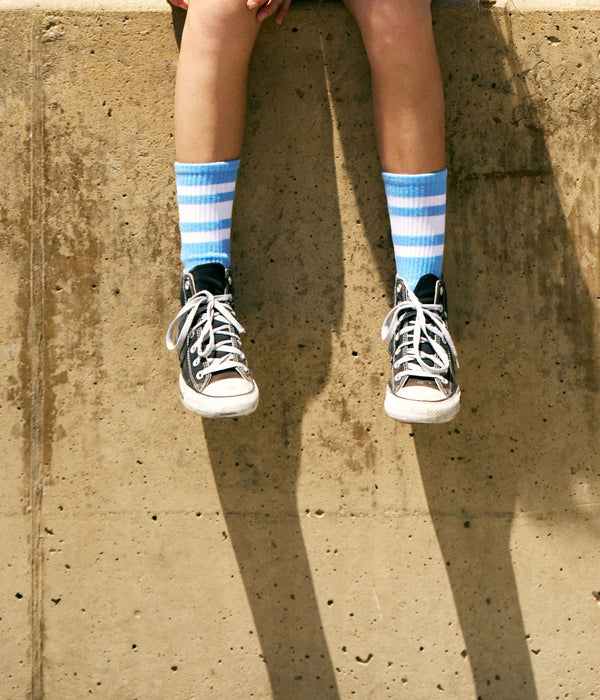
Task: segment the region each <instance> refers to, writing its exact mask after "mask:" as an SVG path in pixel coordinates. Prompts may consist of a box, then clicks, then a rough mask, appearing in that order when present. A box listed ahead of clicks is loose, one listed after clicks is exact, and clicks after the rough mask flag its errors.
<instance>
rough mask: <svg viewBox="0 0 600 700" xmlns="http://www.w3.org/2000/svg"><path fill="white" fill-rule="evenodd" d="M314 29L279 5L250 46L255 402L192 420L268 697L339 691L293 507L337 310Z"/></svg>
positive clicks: (242, 221)
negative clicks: (249, 410)
mask: <svg viewBox="0 0 600 700" xmlns="http://www.w3.org/2000/svg"><path fill="white" fill-rule="evenodd" d="M295 12H302V10H296V11H295ZM311 17H312V19H311ZM318 36H319V28H318V18H317V17H313V16H312V15H310V14H307V16H306V17H304V18H303V21H302V24H301V29H297V28H296V27H294V13H291V14H290V16H289V17H288V19H287V20H286V23H285V25H284V26H283V27H281V28H277V27H276V26H274V25H273V24H272V23H267V24H265V26H264V27H263V29H262V30H261V34H260V36H259V39H258V42H257V45H256V47H255V51H254V54H253V58H252V64H251V70H250V77H249V88H248V117H247V128H246V141H245V149H244V150H245V152H244V155H243V158H242V168H241V170H240V176H239V180H238V187H237V191H236V202H235V207H234V225H233V236H232V249H233V281H234V286H235V300H236V312H237V316H238V318H239V320H240V322H241V323H242V324H243V325H244V326H245V328H246V334H245V335H244V336H243V337H242V342H243V345H244V350H245V352H246V354H247V356H248V358H249V363H250V367H251V369H252V372H253V374H254V377H255V379H256V381H257V384H258V386H259V389H260V404H259V407H258V409H257V411H256V413H254V414H253V415H251V416H247V417H244V418H240V419H236V420H227V421H211V420H204V421H203V427H204V434H205V438H206V443H207V446H208V450H209V455H210V460H211V465H212V469H213V472H214V478H215V482H216V486H217V489H218V494H219V498H220V501H221V504H222V509H223V515H224V517H225V519H226V522H227V528H228V532H229V537H230V541H231V543H232V546H233V549H234V551H235V556H236V558H237V562H238V565H239V568H240V571H241V575H242V579H243V583H244V586H245V590H246V594H247V598H248V601H249V604H250V607H251V610H252V614H253V617H254V621H255V625H256V629H257V632H258V635H259V638H260V644H261V647H262V653H263V657H264V662H265V665H266V669H267V671H268V675H269V679H270V683H271V688H272V693H273V695H272V697H273V698H274V699H275V700H289V699H290V698H294V700H302V699H306V700H314V698H323V699H325V700H329V699H330V700H337V699H338V698H339V693H338V689H337V682H336V678H335V672H334V668H333V664H332V661H331V656H330V652H329V649H328V645H327V640H326V638H325V634H324V631H323V626H322V622H321V614H320V612H319V608H318V605H317V601H316V594H315V589H314V584H313V579H312V574H311V566H310V562H309V558H308V554H307V550H306V546H305V542H304V536H303V533H302V526H301V521H300V515H299V512H298V504H297V480H298V473H299V470H300V458H301V453H302V442H301V426H302V419H303V415H304V411H305V408H306V405H307V402H308V401H309V400H311V398H313V397H314V396H315V395H316V394H317V393H318V392H320V391H321V390H322V388H323V387H324V385H325V382H326V379H327V374H328V369H329V358H330V355H331V335H332V330H334V329H335V328H336V327H337V326H338V325H339V323H340V318H341V314H342V311H343V305H342V300H343V272H342V251H341V226H340V221H339V210H338V206H337V192H336V177H335V171H334V166H333V145H332V135H331V134H332V132H331V118H330V113H329V106H328V101H327V91H326V85H325V81H324V78H323V70H322V56H321V53H320V47H319V41H318ZM274 56H276V57H277V69H276V70H275V71H274V70H272V62H273V57H274ZM299 124H310V125H311V130H310V139H307V138H305V135H304V134H303V133H301V136H300V137H298V133H299ZM315 173H317V174H318V181H317V180H316V179H315ZM255 339H256V343H255ZM240 682H241V684H242V685H243V680H241V681H240Z"/></svg>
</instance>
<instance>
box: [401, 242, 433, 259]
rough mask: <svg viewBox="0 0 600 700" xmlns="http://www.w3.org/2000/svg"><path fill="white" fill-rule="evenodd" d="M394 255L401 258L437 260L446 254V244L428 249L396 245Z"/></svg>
mask: <svg viewBox="0 0 600 700" xmlns="http://www.w3.org/2000/svg"><path fill="white" fill-rule="evenodd" d="M394 254H395V255H396V257H401V258H437V257H439V256H440V255H443V254H444V244H443V243H442V245H436V246H431V247H429V246H428V247H427V248H425V247H423V246H418V245H395V246H394Z"/></svg>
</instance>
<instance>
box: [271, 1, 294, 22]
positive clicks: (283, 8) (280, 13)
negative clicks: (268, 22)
mask: <svg viewBox="0 0 600 700" xmlns="http://www.w3.org/2000/svg"><path fill="white" fill-rule="evenodd" d="M291 4H292V0H284V1H283V2H282V3H281V5H280V6H279V10H277V14H276V15H275V21H276V22H277V24H281V23H282V22H283V18H284V17H285V16H286V15H287V11H288V10H289V9H290V5H291Z"/></svg>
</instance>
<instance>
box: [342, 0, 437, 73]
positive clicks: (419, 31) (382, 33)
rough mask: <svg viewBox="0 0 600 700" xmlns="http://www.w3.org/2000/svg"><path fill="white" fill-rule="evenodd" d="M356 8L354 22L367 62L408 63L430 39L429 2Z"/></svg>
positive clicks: (384, 2)
mask: <svg viewBox="0 0 600 700" xmlns="http://www.w3.org/2000/svg"><path fill="white" fill-rule="evenodd" d="M358 4H359V8H358V9H357V11H356V12H355V18H356V21H357V22H358V25H359V27H360V31H361V34H362V37H363V41H364V44H365V48H366V50H367V53H368V55H369V58H370V59H371V61H373V60H374V59H376V60H377V59H379V60H385V59H386V57H388V56H390V57H394V58H398V57H404V58H405V59H410V56H411V55H414V54H416V53H417V50H418V49H419V48H421V47H422V45H423V42H424V41H425V42H426V41H428V40H429V39H430V38H431V37H432V33H433V30H432V21H431V9H430V0H405V1H403V2H398V0H391V1H387V0H379V2H377V3H370V2H366V3H364V4H360V3H358Z"/></svg>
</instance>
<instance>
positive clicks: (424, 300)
mask: <svg viewBox="0 0 600 700" xmlns="http://www.w3.org/2000/svg"><path fill="white" fill-rule="evenodd" d="M437 281H438V278H437V277H436V276H435V275H432V274H429V275H423V277H421V279H420V280H419V281H418V282H417V286H416V287H415V294H416V295H417V297H418V299H419V301H420V302H421V304H433V302H434V301H435V286H436V284H437Z"/></svg>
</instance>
